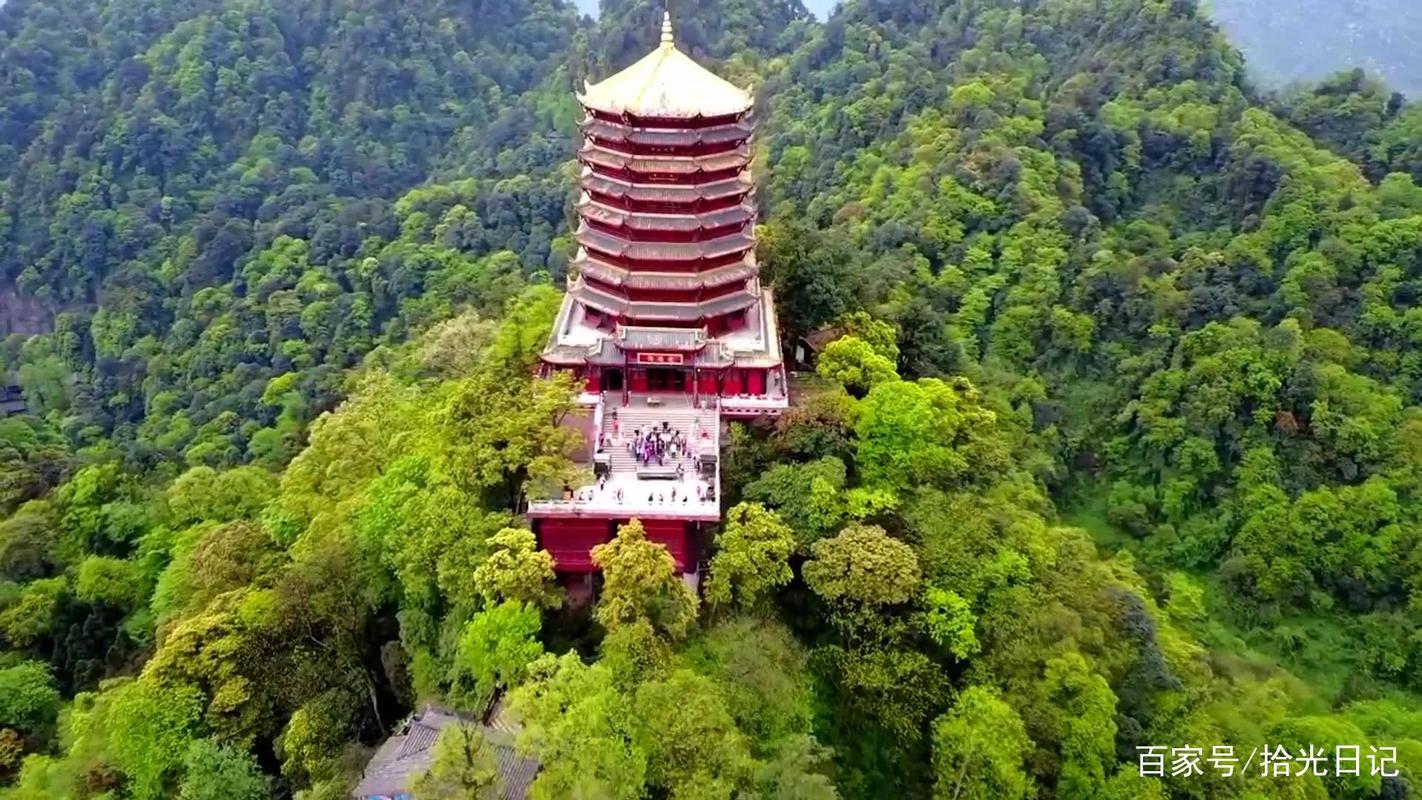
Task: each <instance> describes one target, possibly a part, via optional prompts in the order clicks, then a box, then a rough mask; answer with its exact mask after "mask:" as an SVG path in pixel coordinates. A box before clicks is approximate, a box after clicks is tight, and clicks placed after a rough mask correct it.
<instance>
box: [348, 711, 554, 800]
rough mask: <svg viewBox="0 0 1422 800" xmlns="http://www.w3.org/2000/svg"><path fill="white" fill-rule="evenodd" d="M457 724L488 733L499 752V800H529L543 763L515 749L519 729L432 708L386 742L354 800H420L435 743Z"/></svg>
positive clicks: (368, 766) (486, 736)
mask: <svg viewBox="0 0 1422 800" xmlns="http://www.w3.org/2000/svg"><path fill="white" fill-rule="evenodd" d="M451 725H467V726H470V727H472V728H475V729H476V730H478V731H479V732H480V734H481V735H483V737H484V739H485V740H486V741H487V742H488V746H489V748H490V750H491V751H492V752H493V756H494V764H495V768H496V770H497V775H496V777H495V782H496V785H497V791H498V797H499V800H524V798H526V797H527V796H528V788H529V786H530V785H532V784H533V779H534V778H535V777H537V776H538V770H539V763H538V762H537V761H535V760H533V759H530V758H525V757H523V756H521V755H519V754H518V752H517V751H515V750H514V743H513V740H514V734H515V732H516V730H515V729H514V728H512V727H510V726H508V725H507V724H505V723H503V722H502V717H501V716H500V715H499V714H497V713H494V714H493V715H492V718H491V719H490V721H489V724H487V725H484V724H479V723H478V722H477V721H476V720H472V719H466V718H465V717H463V716H460V715H458V714H454V713H451V712H449V711H446V710H443V709H438V708H435V707H433V706H426V707H425V709H424V710H422V711H419V712H417V713H415V714H413V715H411V716H410V717H409V718H408V719H407V720H405V722H404V723H403V724H402V725H401V726H400V729H399V731H398V732H397V733H396V734H395V735H394V736H391V737H390V738H389V739H386V740H385V743H384V744H382V745H381V746H380V749H378V750H376V751H375V755H373V756H371V759H370V762H369V763H368V764H366V767H365V771H364V772H363V773H362V774H361V779H360V783H358V784H356V787H355V789H353V790H352V791H351V798H352V800H417V798H416V797H415V795H414V794H412V792H411V787H412V785H413V784H414V783H415V781H416V780H417V779H418V778H419V777H420V776H422V775H424V774H425V773H426V772H428V771H429V769H430V766H431V764H432V763H433V761H434V747H435V742H436V741H438V740H439V736H440V734H441V733H443V732H444V730H445V729H446V728H448V727H450V726H451Z"/></svg>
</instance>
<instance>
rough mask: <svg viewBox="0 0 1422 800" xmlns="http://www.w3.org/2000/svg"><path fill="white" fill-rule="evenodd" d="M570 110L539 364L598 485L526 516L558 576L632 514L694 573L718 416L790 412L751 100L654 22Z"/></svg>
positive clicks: (710, 520) (716, 516)
mask: <svg viewBox="0 0 1422 800" xmlns="http://www.w3.org/2000/svg"><path fill="white" fill-rule="evenodd" d="M578 102H579V103H580V105H581V106H582V109H583V118H582V121H581V123H580V129H581V145H580V147H579V150H578V162H579V189H580V194H579V198H578V203H577V213H578V228H577V231H576V233H575V238H576V241H577V243H578V251H577V255H576V257H575V258H574V259H573V261H572V264H571V269H570V275H569V284H568V291H567V294H566V295H565V297H564V300H563V305H562V307H561V309H560V311H559V315H558V319H557V322H556V323H555V326H554V329H553V333H552V337H551V339H550V341H549V343H548V346H547V347H546V348H545V349H544V351H543V354H542V369H543V370H544V371H545V373H552V372H554V371H570V372H572V373H574V374H575V375H576V376H577V377H579V378H580V379H581V380H582V381H583V384H584V391H583V393H582V396H581V398H580V403H581V404H582V405H583V407H584V412H585V413H584V414H583V416H582V417H581V419H582V423H581V424H582V425H583V428H584V431H585V433H586V437H587V440H588V448H587V449H588V453H589V465H590V466H591V467H592V468H593V472H594V474H595V475H596V476H597V483H596V485H594V486H591V487H583V488H581V489H579V488H575V487H569V490H568V492H567V493H566V496H565V497H564V498H562V499H561V500H555V501H547V502H535V503H532V504H530V508H529V517H530V520H531V521H532V523H533V525H534V529H535V531H537V532H538V534H539V536H540V540H541V542H542V544H543V546H544V547H545V549H548V550H549V551H550V552H552V553H553V555H554V558H555V560H556V562H557V567H558V569H559V571H560V572H563V573H565V574H567V573H586V572H590V571H591V570H592V569H593V565H592V563H591V558H590V556H589V554H588V551H589V550H590V549H591V547H593V546H595V545H596V544H598V543H600V542H603V541H606V540H607V539H608V538H610V537H611V536H612V534H613V532H614V531H615V530H616V527H617V525H619V524H621V523H623V522H626V521H627V520H629V519H632V518H636V519H638V520H640V521H641V522H642V523H643V526H644V527H645V528H646V529H647V532H648V536H649V538H652V539H655V540H657V541H661V542H662V543H663V544H665V545H666V546H667V548H668V550H670V551H671V552H672V555H673V556H674V557H675V558H676V560H677V564H678V566H679V567H680V568H681V569H682V570H683V571H684V572H686V573H688V574H690V575H692V576H694V575H695V574H696V563H697V554H698V550H699V547H698V545H699V540H700V537H699V534H700V533H701V532H702V529H703V528H704V527H706V526H709V525H712V524H714V523H716V522H718V521H719V520H720V505H719V460H720V458H719V456H720V453H719V441H720V434H721V422H722V418H723V417H739V418H749V417H757V416H763V415H774V414H779V413H780V412H781V411H783V410H784V409H785V408H786V407H787V406H788V405H789V397H788V393H787V384H786V379H785V368H784V364H783V361H782V358H781V353H780V343H779V333H778V330H777V326H776V320H775V307H774V303H773V299H772V297H771V293H770V290H769V289H767V288H765V287H763V286H761V284H760V281H759V265H758V264H757V262H756V255H755V244H756V240H755V221H756V205H755V184H754V181H753V179H752V175H751V160H752V139H753V136H754V133H755V126H754V121H753V118H752V117H753V108H754V104H755V101H754V97H753V95H752V94H751V92H750V91H749V90H747V89H742V88H739V87H737V86H735V85H734V84H731V83H730V82H728V81H726V80H724V79H722V78H720V77H718V76H717V75H715V74H713V73H712V72H710V71H709V70H707V69H706V68H705V67H702V66H701V65H700V64H697V63H696V62H695V61H694V60H692V59H691V58H690V57H688V56H687V55H686V54H685V53H683V52H682V51H681V50H680V49H678V48H677V46H676V40H675V36H674V34H673V30H672V23H671V16H670V14H668V15H666V16H665V17H664V19H663V22H662V36H661V44H660V46H659V47H658V48H657V49H656V50H654V51H652V52H651V53H649V54H648V55H647V56H645V57H643V58H642V59H641V60H639V61H637V62H636V63H635V64H633V65H632V66H630V67H628V68H627V69H625V70H623V71H622V72H619V73H617V74H616V75H613V76H612V77H610V78H608V79H606V80H604V81H602V82H600V83H596V84H587V85H585V87H584V90H583V91H582V92H581V93H579V94H578ZM649 436H650V437H651V438H652V439H653V441H654V445H655V446H654V448H653V450H654V451H656V450H660V451H661V453H660V454H659V455H657V454H654V457H652V458H649V457H648V453H647V452H646V451H645V450H644V449H643V446H644V445H645V443H646V439H647V438H648V437H649ZM639 441H640V442H641V444H639ZM669 444H670V445H671V446H670V452H671V453H672V459H671V461H670V462H669V461H668V460H667V453H666V451H667V450H668V445H669Z"/></svg>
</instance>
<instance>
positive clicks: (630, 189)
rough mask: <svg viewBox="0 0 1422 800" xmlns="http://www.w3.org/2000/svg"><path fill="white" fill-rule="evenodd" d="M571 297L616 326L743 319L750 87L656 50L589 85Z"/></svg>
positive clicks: (669, 46) (752, 295)
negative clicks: (736, 84)
mask: <svg viewBox="0 0 1422 800" xmlns="http://www.w3.org/2000/svg"><path fill="white" fill-rule="evenodd" d="M578 100H579V102H580V103H582V106H583V109H584V117H583V121H582V131H583V137H584V141H583V146H582V148H581V149H580V150H579V152H578V158H579V160H580V161H581V162H582V165H583V169H582V171H581V174H580V176H579V183H580V185H581V188H582V196H581V198H580V199H579V202H578V216H579V219H580V223H579V226H578V229H577V231H576V234H575V239H576V240H577V242H578V245H579V250H578V254H577V256H576V258H575V259H574V263H573V268H574V270H575V272H576V278H575V280H574V282H573V284H572V286H571V289H570V294H571V295H572V297H573V299H574V300H575V301H576V302H577V303H579V304H581V306H583V308H584V309H585V310H586V311H588V312H590V313H591V316H593V317H595V318H596V319H599V320H602V321H603V324H604V325H605V326H606V327H608V328H609V329H610V328H612V327H614V326H616V325H633V326H635V325H658V326H673V327H707V328H709V329H712V330H726V329H732V328H735V327H737V326H738V325H742V326H743V325H744V322H745V320H744V317H745V315H746V313H747V312H748V311H749V310H750V309H751V308H752V307H754V306H756V305H757V304H758V303H759V302H760V292H759V286H758V284H757V283H756V280H755V278H756V265H755V255H754V251H755V236H754V232H753V227H754V224H755V217H756V209H755V200H754V197H753V194H752V192H753V189H754V184H753V183H752V181H751V177H750V164H751V147H750V140H751V136H752V134H753V132H754V128H753V127H752V125H751V122H750V119H749V116H750V112H751V108H752V106H753V101H752V97H751V94H750V92H749V91H747V90H745V89H741V88H739V87H737V86H735V85H733V84H731V83H730V82H728V81H725V80H723V79H721V78H719V77H717V76H716V75H715V74H713V73H711V72H710V71H709V70H707V69H705V68H704V67H702V66H701V65H699V64H697V63H696V62H695V61H692V60H691V59H690V58H689V57H687V56H686V54H684V53H682V52H681V51H680V50H678V49H677V47H676V43H675V40H674V38H673V36H672V31H671V21H670V19H667V20H666V22H665V23H664V24H663V30H662V42H661V46H660V47H658V48H657V49H656V50H654V51H653V52H651V53H650V54H648V55H647V56H646V57H645V58H643V59H642V60H640V61H638V62H637V63H635V64H633V65H632V66H631V67H628V68H627V69H626V70H623V71H622V72H620V73H618V74H616V75H614V76H612V77H611V78H608V79H607V80H605V81H602V82H601V83H598V84H592V85H589V86H587V87H586V89H585V90H584V91H583V92H582V93H581V94H579V95H578Z"/></svg>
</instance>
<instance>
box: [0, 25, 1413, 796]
mask: <svg viewBox="0 0 1422 800" xmlns="http://www.w3.org/2000/svg"><path fill="white" fill-rule="evenodd" d="M660 5H661V4H660V3H656V2H651V0H618V1H617V2H614V1H613V0H607V1H606V2H604V7H603V10H602V13H601V15H600V17H599V20H598V21H597V22H596V23H591V22H588V21H586V20H581V19H580V18H579V16H578V14H577V12H576V11H575V9H574V8H573V6H572V5H571V4H570V3H567V2H563V0H497V2H495V0H487V1H485V2H478V1H476V2H472V3H469V2H466V3H451V2H444V0H406V1H405V2H389V1H388V0H333V1H332V2H329V3H322V4H315V5H313V4H309V3H294V2H288V1H287V0H181V1H180V0H107V2H96V0H55V1H53V2H48V1H47V2H38V1H37V0H9V2H8V3H7V4H6V5H5V6H4V8H3V9H0V198H3V199H0V278H3V280H4V281H5V283H6V288H8V289H10V290H12V292H13V293H15V294H16V296H24V297H29V298H33V299H36V300H37V301H38V302H40V303H42V304H43V306H44V308H45V309H47V311H48V313H49V314H50V316H51V320H50V321H51V322H52V325H51V326H49V327H50V329H49V330H48V331H47V332H44V333H41V334H37V335H31V334H28V333H25V334H15V335H12V336H10V337H9V338H7V339H5V340H4V342H3V347H0V361H3V366H4V368H5V369H6V370H7V371H8V372H9V373H11V374H12V375H13V376H14V378H15V380H17V381H18V382H19V383H20V384H21V386H22V387H23V391H24V395H25V398H26V401H27V403H28V407H29V413H28V414H24V415H19V416H14V417H10V418H8V419H5V420H3V421H0V443H3V448H0V512H3V514H4V517H3V521H0V647H3V650H0V779H3V781H4V784H3V788H0V797H3V798H5V800H31V799H34V800H38V799H39V798H73V799H74V800H80V799H81V798H82V799H84V800H92V799H97V798H104V799H105V800H109V799H112V800H118V799H119V798H134V799H135V800H148V799H149V798H153V799H155V800H156V798H168V797H178V798H182V800H206V799H207V798H213V799H214V800H215V799H216V798H223V799H224V800H257V798H265V797H283V798H284V797H299V798H303V800H318V799H320V800H326V799H328V798H330V799H334V798H342V797H345V796H346V793H347V792H348V791H349V789H350V787H351V786H352V785H353V784H354V781H355V779H356V777H357V776H358V775H359V771H360V767H361V766H362V765H363V763H364V761H365V759H366V758H367V757H368V756H369V753H370V751H371V750H370V748H371V747H372V746H373V745H375V744H377V743H378V742H379V741H381V740H382V739H383V738H384V737H385V736H386V735H388V734H389V732H390V730H391V728H392V727H393V726H394V725H395V724H396V723H397V722H398V721H399V720H400V719H401V718H402V717H403V716H404V715H405V714H407V713H408V712H409V711H410V710H411V709H413V708H415V707H417V706H419V705H421V704H423V703H425V702H439V703H442V704H445V705H447V706H451V707H454V708H457V709H462V710H466V711H477V710H480V709H482V708H483V707H484V706H485V705H486V704H487V702H488V700H489V699H490V697H491V696H492V695H493V694H494V693H495V691H497V690H500V689H507V690H509V705H510V708H511V710H512V713H513V715H514V716H515V717H516V718H517V719H519V720H520V721H521V722H522V725H523V732H522V734H521V736H520V746H521V747H522V748H523V749H524V750H525V751H526V752H528V753H529V754H531V755H533V756H535V757H537V758H538V759H540V761H541V762H542V764H543V771H542V772H541V773H540V775H539V777H538V779H537V781H536V782H535V783H534V786H533V790H532V791H533V796H534V797H535V798H566V797H597V798H629V800H631V799H632V798H643V797H655V798H664V797H666V798H686V799H687V800H690V799H691V798H698V799H700V798H772V797H773V798H804V799H806V800H818V799H821V798H834V797H844V798H880V797H935V798H945V799H947V798H955V799H961V798H1032V797H1035V798H1043V799H1045V798H1063V799H1064V800H1065V799H1067V798H1098V797H1099V798H1120V799H1121V800H1125V798H1166V797H1171V798H1175V797H1178V798H1204V797H1209V798H1241V800H1242V799H1243V798H1259V797H1271V798H1272V797H1279V798H1321V797H1338V798H1383V797H1387V798H1400V797H1409V796H1411V795H1412V793H1415V792H1416V791H1417V789H1416V788H1415V787H1417V786H1418V785H1419V784H1418V781H1419V777H1418V774H1417V770H1418V768H1419V767H1418V765H1419V764H1422V696H1420V695H1422V310H1419V305H1418V298H1419V296H1422V188H1419V186H1418V181H1422V110H1419V108H1418V107H1415V106H1411V105H1408V104H1406V103H1405V102H1404V100H1403V99H1402V98H1400V97H1394V95H1393V92H1392V91H1391V89H1390V87H1386V86H1383V85H1381V84H1378V83H1375V82H1372V81H1370V80H1369V79H1368V78H1367V77H1366V76H1364V75H1361V74H1344V75H1340V76H1335V77H1334V78H1331V79H1329V80H1328V81H1326V82H1323V83H1321V84H1319V85H1317V86H1312V87H1309V88H1307V89H1306V90H1303V91H1300V92H1297V93H1294V94H1291V95H1289V96H1287V97H1263V96H1260V95H1258V94H1256V93H1255V91H1254V89H1252V88H1251V86H1252V84H1251V82H1250V81H1248V80H1246V78H1245V75H1244V68H1243V61H1242V58H1241V56H1240V54H1239V53H1238V51H1236V50H1235V49H1234V48H1233V46H1231V44H1230V43H1229V42H1228V41H1226V39H1225V38H1224V37H1223V35H1222V34H1221V33H1220V32H1219V31H1218V30H1217V29H1216V28H1215V27H1214V26H1213V24H1212V23H1211V22H1209V21H1208V19H1206V18H1204V17H1203V16H1202V14H1201V11H1200V10H1199V9H1197V8H1196V6H1195V4H1194V3H1193V2H1189V1H1188V0H1035V1H1034V2H1021V0H908V1H906V0H850V2H847V3H846V4H845V6H844V7H843V9H842V10H841V11H840V13H838V14H836V15H835V16H834V17H832V18H831V19H829V20H828V21H826V22H823V23H820V22H816V21H815V20H813V19H812V18H811V17H810V16H809V15H808V13H807V11H806V9H805V8H804V6H803V5H801V3H800V2H799V1H798V0H778V1H777V2H772V3H767V2H764V0H711V1H708V2H701V3H698V4H696V7H695V10H694V11H688V12H687V13H684V14H683V15H682V18H681V20H680V21H679V24H678V29H679V38H680V40H681V41H682V43H683V46H684V47H685V48H686V49H687V50H688V51H690V52H692V53H693V54H695V55H696V56H697V57H699V58H703V59H705V60H707V61H708V62H709V63H711V64H712V65H713V66H714V67H715V68H716V69H717V70H718V71H720V72H721V73H723V74H725V75H727V76H729V77H731V78H733V79H735V80H736V81H737V82H739V83H752V84H754V85H755V86H756V87H757V91H758V95H759V97H760V107H759V108H758V119H759V123H760V126H761V127H760V133H759V136H758V140H757V141H758V144H757V146H758V148H759V154H758V161H757V165H758V173H759V180H760V189H759V199H760V201H761V204H762V207H763V211H764V217H765V218H764V221H763V225H762V226H761V227H760V237H761V245H760V257H761V261H762V263H763V269H764V275H763V277H764V279H765V280H766V281H767V282H768V283H770V284H772V285H773V286H774V287H775V289H776V293H777V301H778V302H779V304H780V318H781V320H782V321H783V322H784V323H785V326H786V330H785V332H784V333H785V335H786V337H787V339H788V338H792V337H794V336H797V335H799V334H803V333H806V332H809V331H812V330H816V329H818V328H820V327H821V326H824V325H828V324H837V325H839V326H841V327H842V329H843V330H844V331H846V335H845V336H844V337H843V338H841V339H839V340H838V341H836V342H835V343H833V344H831V345H830V346H829V347H828V348H827V349H826V351H825V354H824V357H823V358H822V360H821V362H820V365H819V368H818V370H819V373H820V377H821V378H822V381H821V388H820V389H818V390H816V391H814V392H811V393H807V394H805V395H803V396H802V397H801V398H799V403H798V405H797V407H796V408H795V409H794V410H793V411H792V412H791V413H790V414H788V415H787V416H785V417H783V418H781V419H779V420H777V421H775V422H774V423H773V424H771V423H760V424H755V425H750V426H740V425H737V426H735V427H734V429H733V430H732V432H731V435H730V437H729V440H730V445H729V449H728V451H727V452H726V458H725V463H724V465H723V482H724V484H725V486H724V488H725V495H726V497H725V501H726V521H725V524H724V526H723V529H722V530H721V531H720V532H719V535H718V537H717V539H716V544H715V550H714V552H713V554H712V555H711V569H710V579H709V581H708V582H707V584H706V585H705V587H704V591H703V592H702V593H701V594H700V595H699V596H698V595H696V594H693V593H691V592H690V591H689V590H687V589H686V587H685V585H684V584H683V583H682V581H681V580H680V579H679V578H678V577H677V576H676V575H675V574H674V566H673V562H672V559H671V556H670V555H669V554H668V553H667V552H666V551H665V550H664V549H663V548H661V547H660V546H659V545H656V544H653V543H650V542H649V541H648V540H647V539H646V537H645V535H644V533H643V532H642V530H641V529H640V526H638V525H629V526H627V527H626V528H624V529H623V531H622V532H621V533H620V534H619V536H618V537H617V539H616V540H615V541H614V542H612V543H609V544H607V545H604V546H602V547H601V548H599V549H598V551H597V552H596V554H595V558H596V559H597V560H598V562H599V564H600V565H601V567H602V569H603V575H604V579H603V582H602V587H601V592H600V594H599V597H598V599H597V602H596V603H595V604H594V605H593V607H592V608H591V609H590V610H589V609H586V608H575V607H570V606H569V605H568V604H566V603H565V599H566V598H565V597H564V596H563V593H562V592H561V591H560V590H559V589H558V588H557V584H556V582H555V581H554V576H553V573H552V570H551V567H550V563H551V560H550V558H549V556H548V555H547V554H546V553H543V552H540V551H539V550H538V549H537V543H536V541H535V539H534V537H533V536H532V534H531V533H530V532H529V531H528V530H527V528H526V524H525V521H524V520H523V519H522V518H521V517H520V516H519V511H520V510H521V508H522V502H523V501H524V499H525V498H526V497H529V496H534V495H537V494H540V493H543V492H547V491H549V490H550V489H552V488H556V487H557V486H559V485H561V482H562V481H563V480H564V479H566V478H567V477H568V476H569V475H570V474H571V470H572V464H571V462H570V460H569V454H570V451H571V450H572V443H570V442H569V440H568V435H567V432H566V431H565V430H563V429H560V428H559V427H558V424H557V423H558V422H559V420H560V419H562V417H563V416H564V415H565V414H566V413H567V412H568V411H569V410H570V409H571V408H572V404H573V402H574V397H575V394H576V391H577V387H575V386H573V385H572V383H571V382H570V381H567V380H556V381H538V380H534V379H532V377H531V367H532V365H533V364H534V362H535V359H536V355H537V353H538V351H539V349H540V348H541V347H542V344H543V342H544V341H545V339H546V335H547V332H548V329H549V326H550V324H551V320H552V316H553V312H554V310H555V309H556V307H557V305H558V302H559V300H560V296H559V292H558V289H557V288H556V287H558V286H560V285H561V281H562V279H563V278H564V277H565V275H566V272H567V265H568V262H569V259H570V255H571V253H572V247H573V245H572V244H571V239H570V237H569V234H568V223H569V220H570V218H571V214H570V209H571V202H572V199H573V198H572V194H571V193H572V175H573V166H572V163H571V155H572V153H573V147H574V145H573V141H572V135H573V132H574V122H575V120H576V116H575V115H576V105H575V103H574V101H573V98H572V94H571V93H572V90H573V87H574V86H575V85H580V84H581V81H582V79H583V78H584V77H585V76H589V75H593V76H600V75H605V74H607V73H608V72H609V71H610V70H612V69H616V68H618V67H621V66H624V65H626V64H627V63H630V61H631V60H632V59H634V58H636V57H638V56H640V55H641V54H642V53H644V52H645V51H646V50H647V49H648V48H649V47H651V46H652V44H653V43H654V41H655V40H656V37H657V25H656V21H657V19H658V17H659V16H660V10H659V9H660ZM1148 745H1160V746H1166V747H1179V746H1196V747H1201V748H1204V749H1205V752H1207V753H1208V752H1209V751H1210V748H1211V747H1213V746H1216V745H1230V746H1233V747H1234V748H1235V750H1236V753H1237V754H1238V755H1239V757H1240V763H1241V764H1243V763H1244V759H1245V758H1246V757H1248V756H1249V754H1250V753H1251V752H1252V751H1255V750H1257V749H1259V748H1263V747H1264V746H1266V745H1268V746H1270V747H1278V746H1283V747H1285V748H1287V750H1288V751H1289V752H1290V753H1298V752H1300V751H1303V750H1306V748H1308V747H1310V746H1315V747H1322V748H1326V749H1327V750H1328V751H1329V752H1332V749H1333V748H1334V747H1335V746H1337V745H1359V746H1361V747H1362V748H1363V751H1364V752H1367V751H1368V747H1369V746H1378V747H1390V748H1396V754H1397V764H1398V768H1399V774H1398V775H1397V776H1395V777H1391V776H1389V777H1384V776H1382V775H1380V774H1376V773H1372V772H1371V771H1369V770H1367V769H1366V768H1365V769H1364V770H1363V773H1364V774H1360V775H1358V776H1337V775H1328V776H1319V775H1314V774H1291V775H1287V776H1285V775H1281V774H1265V773H1263V772H1261V771H1259V770H1258V767H1257V764H1256V766H1255V768H1254V769H1251V770H1249V771H1248V772H1247V773H1246V774H1239V775H1235V776H1234V777H1224V776H1222V775H1221V774H1219V773H1217V772H1214V771H1207V772H1206V774H1205V775H1201V776H1195V777H1191V778H1165V779H1156V778H1149V777H1142V776H1140V775H1139V773H1138V770H1137V766H1136V758H1137V754H1138V748H1139V747H1141V746H1148ZM487 759H488V754H487V748H484V747H482V746H479V743H478V742H474V743H472V744H471V745H470V746H467V747H465V746H461V745H460V742H459V741H456V740H454V739H450V740H449V741H448V742H444V741H442V742H441V746H440V747H439V748H438V757H437V759H436V769H435V771H434V772H433V773H432V776H433V777H432V778H431V780H430V781H429V782H428V783H427V784H425V785H423V787H422V788H421V790H420V792H421V793H420V797H421V798H422V800H424V799H425V798H427V797H428V798H467V797H487V796H490V792H491V791H492V789H491V788H490V781H491V776H492V771H491V769H490V767H489V763H488V760H487Z"/></svg>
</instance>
